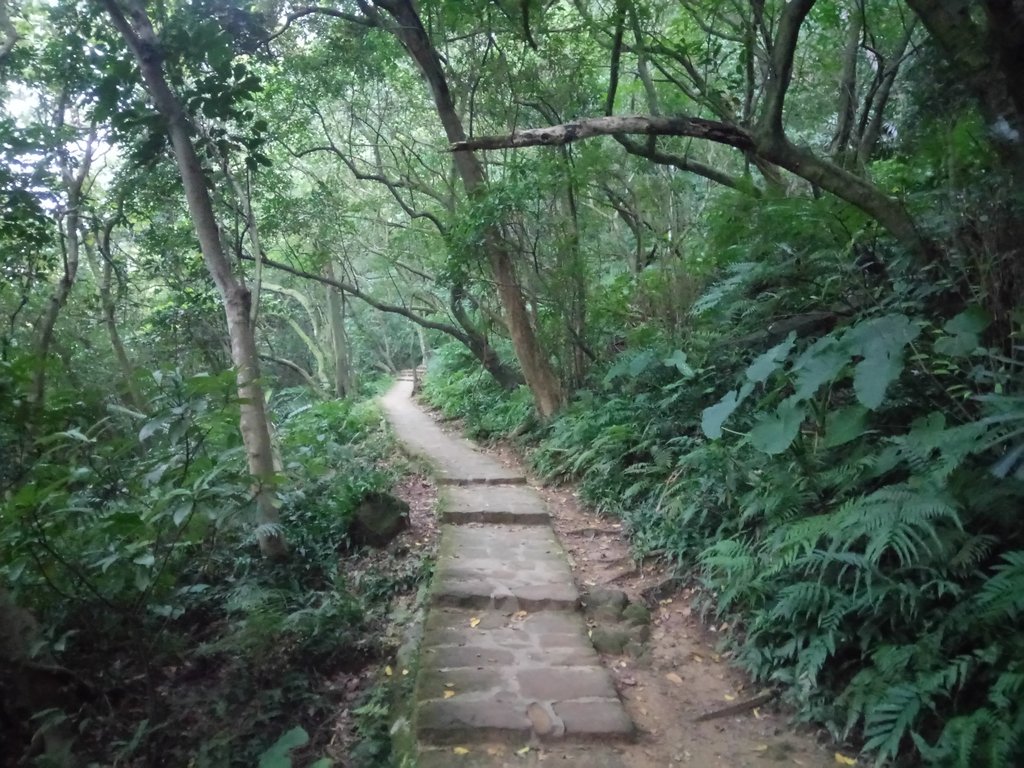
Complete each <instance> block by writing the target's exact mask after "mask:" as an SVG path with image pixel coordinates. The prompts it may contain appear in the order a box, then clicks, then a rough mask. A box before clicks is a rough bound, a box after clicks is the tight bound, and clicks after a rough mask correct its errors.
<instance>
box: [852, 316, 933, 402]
mask: <svg viewBox="0 0 1024 768" xmlns="http://www.w3.org/2000/svg"><path fill="white" fill-rule="evenodd" d="M920 332H921V329H920V328H918V327H917V326H916V325H914V324H913V323H912V322H911V321H910V318H908V317H907V316H906V315H886V316H884V317H878V318H875V319H874V320H869V321H868V322H866V323H861V324H859V325H857V326H856V327H854V328H852V329H850V330H849V331H848V332H847V333H846V335H845V336H844V337H843V344H844V345H845V346H846V347H847V349H849V351H850V352H851V353H852V354H856V355H861V356H862V357H863V358H864V359H863V360H861V361H860V362H859V363H857V367H856V368H855V369H854V372H853V390H854V392H855V393H856V394H857V399H858V400H859V401H860V403H861V404H862V405H864V406H866V407H868V408H871V409H872V410H874V409H875V408H878V407H879V406H880V405H881V404H882V401H883V400H884V399H885V392H886V390H887V389H888V388H889V384H891V383H892V381H893V380H894V379H896V378H897V377H898V376H899V375H900V373H901V372H902V371H903V350H904V348H905V347H906V346H907V344H909V343H910V342H911V341H913V340H914V339H916V338H917V336H918V334H920Z"/></svg>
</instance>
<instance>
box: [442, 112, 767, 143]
mask: <svg viewBox="0 0 1024 768" xmlns="http://www.w3.org/2000/svg"><path fill="white" fill-rule="evenodd" d="M617 133H622V134H642V135H646V136H690V137H692V138H695V139H707V140H708V141H713V142H715V143H717V144H725V145H727V146H730V147H735V148H737V149H742V150H752V149H754V141H753V139H752V137H751V135H750V134H749V133H748V132H747V131H745V130H744V129H742V128H740V127H738V126H735V125H730V124H729V123H722V122H719V121H717V120H705V119H703V118H699V117H686V116H679V117H656V116H649V115H609V116H605V117H590V118H584V119H582V120H575V121H573V122H570V123H563V124H562V125H553V126H551V127H549V128H528V129H526V130H523V131H517V132H515V133H512V134H509V135H507V136H480V137H477V138H474V139H467V140H465V141H457V142H454V143H452V144H451V145H450V149H451V151H453V152H458V151H460V150H477V149H484V150H487V149H515V148H519V147H538V146H561V145H563V144H571V143H572V142H574V141H580V140H581V139H589V138H592V137H594V136H614V135H615V134H617Z"/></svg>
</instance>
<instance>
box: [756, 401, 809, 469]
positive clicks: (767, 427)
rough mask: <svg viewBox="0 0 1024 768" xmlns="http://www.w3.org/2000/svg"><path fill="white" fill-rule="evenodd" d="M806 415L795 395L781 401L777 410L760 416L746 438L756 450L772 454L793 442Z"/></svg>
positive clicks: (781, 450) (780, 451) (784, 448)
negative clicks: (762, 416)
mask: <svg viewBox="0 0 1024 768" xmlns="http://www.w3.org/2000/svg"><path fill="white" fill-rule="evenodd" d="M805 415H806V413H805V411H804V408H803V406H802V405H801V403H800V401H799V400H798V399H797V398H796V397H789V398H787V399H786V400H784V401H783V403H782V404H781V405H780V406H779V408H778V410H777V411H776V412H775V413H773V414H770V415H768V416H766V417H764V418H762V419H761V420H760V421H759V422H758V423H757V424H756V425H755V426H754V428H753V429H751V430H750V432H749V433H748V434H747V440H748V441H749V442H750V444H751V445H752V446H754V447H755V448H756V449H757V450H759V451H762V452H763V453H767V454H768V455H769V456H774V455H775V454H777V453H782V452H783V451H784V450H786V449H787V448H789V446H790V445H792V444H793V440H795V439H796V436H797V433H799V431H800V425H801V424H802V423H803V421H804V416H805Z"/></svg>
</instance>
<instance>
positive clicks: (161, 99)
mask: <svg viewBox="0 0 1024 768" xmlns="http://www.w3.org/2000/svg"><path fill="white" fill-rule="evenodd" d="M102 2H103V5H104V7H106V9H107V11H108V13H109V14H110V17H111V20H112V21H113V23H114V26H115V27H116V28H117V29H118V31H119V32H120V33H121V34H122V35H123V36H124V39H125V41H126V42H127V44H128V47H129V48H130V49H131V51H132V54H133V55H134V56H135V59H136V61H137V62H138V65H139V69H140V71H141V72H142V76H143V79H144V80H145V83H146V87H147V89H148V91H149V94H150V96H151V98H152V99H153V103H154V105H155V106H156V108H157V111H158V112H159V113H160V115H161V116H162V117H163V119H164V121H165V122H166V124H167V132H168V134H169V136H170V139H171V146H172V148H173V150H174V158H175V161H176V162H177V165H178V172H179V173H180V174H181V181H182V185H183V187H184V190H185V199H186V201H187V203H188V210H189V214H190V216H191V218H192V224H193V226H194V227H195V230H196V236H197V237H198V239H199V247H200V250H201V251H202V254H203V260H204V261H205V262H206V268H207V270H208V271H209V272H210V275H211V277H212V278H213V281H214V283H215V284H216V286H217V290H218V291H219V292H220V296H221V301H222V302H223V304H224V314H225V317H226V319H227V326H228V338H229V339H230V341H231V359H232V362H233V363H234V365H235V369H236V376H237V386H238V397H239V400H240V410H241V416H240V420H239V426H240V430H241V433H242V441H243V443H244V444H245V449H246V454H247V456H248V464H249V473H250V474H251V475H252V477H253V496H254V499H255V502H256V508H257V516H258V521H259V526H258V527H257V538H258V540H259V544H260V550H261V551H262V552H263V553H264V554H265V555H267V556H269V557H284V556H285V555H286V554H287V552H288V548H287V544H286V543H285V539H284V535H283V532H282V529H281V525H280V516H279V514H278V497H277V483H276V473H275V471H274V451H273V445H272V443H271V439H270V426H269V422H268V419H267V412H266V402H265V400H264V395H263V388H262V386H261V385H260V381H259V376H260V367H259V355H258V352H257V350H256V338H255V335H254V333H253V325H252V317H251V311H252V296H251V294H250V292H249V289H248V288H247V287H246V286H245V284H244V283H242V282H241V281H240V280H238V279H237V278H236V277H235V275H234V274H232V271H231V262H230V261H229V260H228V259H227V257H226V256H225V254H224V249H223V246H222V243H221V241H220V232H219V230H218V228H217V218H216V215H215V214H214V210H213V201H212V199H211V198H210V193H209V188H208V186H207V177H206V173H205V172H204V170H203V167H202V164H201V163H200V161H199V156H198V154H197V153H196V149H195V145H194V144H193V143H192V133H193V130H192V128H191V125H190V122H189V119H188V117H187V116H186V114H185V112H184V111H183V110H182V107H181V104H180V103H179V101H178V99H177V97H176V96H175V95H174V93H173V92H172V91H171V89H170V87H169V86H168V84H167V80H166V78H165V76H164V72H163V57H162V54H161V51H160V48H159V44H158V42H157V37H156V33H155V32H154V30H153V26H152V24H151V22H150V20H149V17H148V16H147V14H146V12H145V10H144V9H143V8H142V7H140V6H138V5H135V4H132V5H129V6H127V7H124V8H123V7H122V6H121V5H119V3H118V2H117V0H102ZM129 19H130V21H129Z"/></svg>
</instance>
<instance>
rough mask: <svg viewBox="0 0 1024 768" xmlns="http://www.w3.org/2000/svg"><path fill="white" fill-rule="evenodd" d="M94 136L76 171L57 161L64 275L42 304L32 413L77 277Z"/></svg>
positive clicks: (39, 405) (40, 399) (38, 406)
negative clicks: (63, 195) (63, 207)
mask: <svg viewBox="0 0 1024 768" xmlns="http://www.w3.org/2000/svg"><path fill="white" fill-rule="evenodd" d="M60 109H61V113H60V114H59V115H58V118H57V119H58V122H59V123H60V124H61V125H63V122H64V114H63V110H64V106H61V108H60ZM94 139H95V134H94V133H93V134H90V136H89V138H88V140H87V141H86V146H85V155H84V157H83V158H82V163H81V165H80V166H79V167H78V170H77V171H75V172H72V170H71V165H70V163H69V162H68V160H67V158H62V159H61V163H60V165H61V178H62V180H63V182H64V188H65V189H66V191H67V205H68V207H67V211H66V212H65V217H64V224H63V227H62V230H63V231H62V233H61V235H62V236H61V256H62V258H63V262H64V273H63V274H62V275H61V278H60V280H59V281H58V282H57V287H56V288H54V290H53V293H52V294H51V295H50V300H49V302H48V303H47V305H46V312H45V313H44V314H43V319H42V322H40V324H39V342H38V345H37V346H36V370H35V374H34V376H33V380H32V403H33V405H34V408H35V411H36V412H37V413H38V412H40V411H42V409H43V405H44V402H45V400H46V364H47V362H48V361H49V358H50V349H51V347H52V346H53V333H54V328H56V326H57V318H58V317H59V316H60V311H61V310H62V309H63V308H64V305H65V304H67V301H68V296H70V295H71V289H72V287H73V286H74V284H75V279H76V278H77V277H78V264H79V248H80V245H81V240H80V232H79V228H80V224H81V221H82V211H81V205H82V186H83V185H84V184H85V179H86V178H87V177H88V175H89V169H90V167H91V165H92V152H93V141H94Z"/></svg>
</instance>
